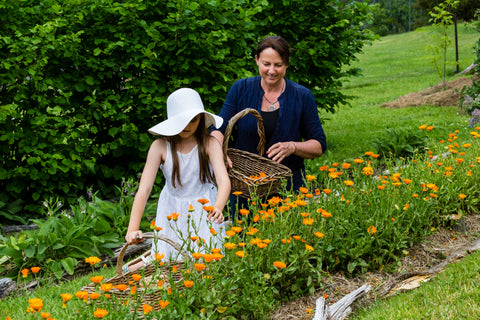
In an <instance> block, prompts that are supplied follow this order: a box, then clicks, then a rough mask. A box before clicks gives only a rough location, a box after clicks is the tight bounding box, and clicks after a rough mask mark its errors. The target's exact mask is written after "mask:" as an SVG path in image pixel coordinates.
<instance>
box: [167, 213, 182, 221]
mask: <svg viewBox="0 0 480 320" xmlns="http://www.w3.org/2000/svg"><path fill="white" fill-rule="evenodd" d="M179 217H181V216H180V215H179V214H178V213H177V212H172V214H171V215H169V216H167V219H168V220H173V221H177V220H178V218H179Z"/></svg>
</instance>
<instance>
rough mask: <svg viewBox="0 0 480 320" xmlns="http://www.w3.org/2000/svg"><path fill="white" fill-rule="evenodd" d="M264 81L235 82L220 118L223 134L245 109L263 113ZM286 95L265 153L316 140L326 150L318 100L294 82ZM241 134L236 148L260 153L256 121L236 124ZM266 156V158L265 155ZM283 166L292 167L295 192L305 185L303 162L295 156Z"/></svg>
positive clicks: (249, 119) (249, 117) (247, 119)
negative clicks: (274, 147) (278, 146)
mask: <svg viewBox="0 0 480 320" xmlns="http://www.w3.org/2000/svg"><path fill="white" fill-rule="evenodd" d="M260 80H261V77H260V76H257V77H252V78H246V79H240V80H238V81H236V82H235V83H234V84H233V86H232V87H231V88H230V91H229V92H228V94H227V98H226V99H225V103H224V104H223V107H222V110H221V111H220V114H219V116H220V117H222V118H223V120H224V121H223V125H222V126H221V127H220V128H219V130H220V131H221V132H222V133H223V134H224V133H225V129H226V127H227V125H228V121H229V120H230V118H232V117H233V116H234V115H235V114H237V113H238V112H240V111H241V110H243V109H245V108H252V109H256V110H257V111H258V112H259V113H261V107H262V99H263V94H264V91H263V89H262V87H261V85H260ZM285 81H286V86H285V91H284V92H283V93H282V94H281V95H280V97H279V98H278V101H279V102H280V109H279V115H278V120H277V122H276V125H275V128H274V131H273V134H272V137H271V139H270V141H267V143H266V145H265V151H267V150H268V148H269V147H270V146H271V145H273V144H275V143H277V142H286V141H304V140H310V139H315V140H317V141H318V142H320V144H321V145H322V150H323V152H325V150H327V141H326V137H325V133H324V132H323V128H322V125H321V123H320V118H319V116H318V109H317V105H316V103H315V98H314V96H313V94H312V92H311V91H310V90H308V89H307V88H305V87H304V86H301V85H299V84H297V83H295V82H293V81H290V80H288V79H285ZM237 127H238V134H237V137H236V141H235V146H234V148H236V149H239V150H244V151H248V152H251V153H257V151H256V148H257V145H258V142H259V137H258V133H257V119H256V118H255V117H254V116H253V115H246V116H245V117H243V118H241V119H240V120H238V121H237ZM263 156H265V157H266V155H265V154H264V155H263ZM282 164H283V165H285V166H287V167H289V168H290V169H291V170H292V173H293V175H294V184H293V187H294V190H298V187H299V186H301V185H302V184H303V182H302V181H301V179H302V174H303V172H304V171H305V163H304V159H303V158H301V157H298V156H295V155H291V156H288V157H286V158H285V159H284V160H283V161H282Z"/></svg>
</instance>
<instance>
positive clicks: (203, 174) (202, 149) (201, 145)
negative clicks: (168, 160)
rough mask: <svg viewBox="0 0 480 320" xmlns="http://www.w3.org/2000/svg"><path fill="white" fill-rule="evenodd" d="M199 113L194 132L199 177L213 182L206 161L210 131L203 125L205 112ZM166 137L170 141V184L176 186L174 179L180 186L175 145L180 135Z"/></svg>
mask: <svg viewBox="0 0 480 320" xmlns="http://www.w3.org/2000/svg"><path fill="white" fill-rule="evenodd" d="M199 115H200V121H199V122H198V128H197V130H196V131H195V133H194V136H195V138H196V140H197V145H198V161H199V163H200V172H199V178H200V181H201V182H202V183H207V182H214V176H213V173H212V172H211V170H210V166H209V163H210V161H208V155H207V143H208V139H209V137H210V132H209V131H208V128H207V127H205V114H203V113H200V114H199ZM166 139H167V140H168V141H169V142H170V146H171V149H172V152H171V153H172V163H173V167H172V185H173V187H174V188H176V185H175V181H177V182H178V184H179V185H180V186H182V181H181V179H180V165H179V162H178V154H177V145H178V143H179V141H180V136H179V135H175V136H172V137H166Z"/></svg>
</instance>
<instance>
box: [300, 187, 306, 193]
mask: <svg viewBox="0 0 480 320" xmlns="http://www.w3.org/2000/svg"><path fill="white" fill-rule="evenodd" d="M298 190H299V191H300V192H301V193H308V189H307V188H305V187H300V188H298Z"/></svg>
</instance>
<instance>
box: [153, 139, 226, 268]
mask: <svg viewBox="0 0 480 320" xmlns="http://www.w3.org/2000/svg"><path fill="white" fill-rule="evenodd" d="M177 154H178V161H179V166H180V179H181V181H182V186H179V184H178V181H176V183H175V185H176V187H175V188H174V187H173V185H172V168H173V161H172V154H171V149H170V144H169V143H168V142H167V156H166V159H165V163H164V164H162V165H160V169H161V170H162V172H163V175H164V177H165V186H164V187H163V189H162V192H161V193H160V197H159V199H158V206H157V216H156V219H155V226H157V227H161V228H162V230H160V231H158V233H159V234H163V235H164V236H166V237H168V238H170V239H172V240H174V241H175V242H177V243H179V244H180V245H183V248H184V249H185V250H187V252H189V253H192V252H202V253H209V252H210V249H211V248H221V246H222V240H223V238H224V236H225V226H224V223H221V224H217V223H215V222H210V221H207V212H206V211H205V210H203V206H213V204H214V203H215V201H216V199H217V188H216V187H215V185H214V184H213V183H202V182H201V181H200V177H199V172H200V164H199V160H198V146H195V147H194V148H193V149H192V151H190V152H189V153H187V154H183V153H180V152H177ZM210 170H211V167H210ZM199 199H207V200H209V201H210V202H209V203H207V204H201V203H199V202H198V200H199ZM190 205H192V206H193V208H194V211H192V210H190V212H189V208H190ZM174 212H176V213H177V214H179V215H180V216H179V217H178V220H177V221H173V220H170V221H169V220H168V219H167V216H170V215H171V214H172V213H174ZM211 228H213V229H214V230H215V232H216V233H217V234H216V235H215V236H214V235H213V234H212V233H211ZM191 237H198V238H201V239H204V240H205V244H204V245H202V246H199V245H198V243H199V242H198V241H195V240H192V239H191ZM194 239H195V238H194ZM152 252H153V253H159V254H164V255H165V259H166V260H168V259H169V258H170V256H171V257H172V259H174V260H180V259H181V256H180V254H179V253H178V251H177V250H175V249H174V248H173V247H172V246H171V245H170V244H168V243H166V242H165V241H162V240H158V241H156V242H155V241H154V242H153V244H152Z"/></svg>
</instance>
